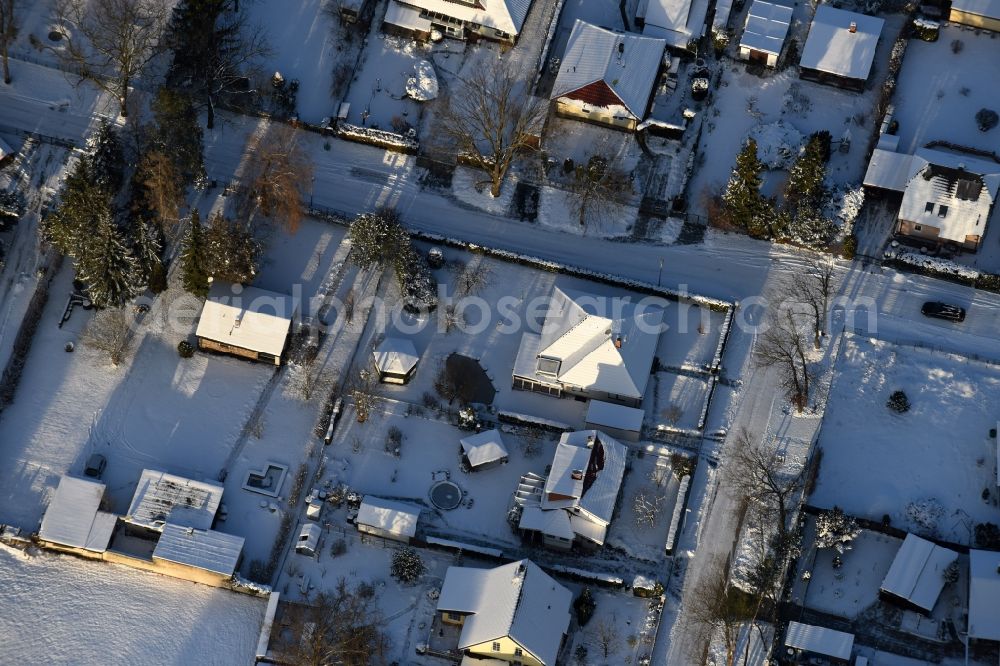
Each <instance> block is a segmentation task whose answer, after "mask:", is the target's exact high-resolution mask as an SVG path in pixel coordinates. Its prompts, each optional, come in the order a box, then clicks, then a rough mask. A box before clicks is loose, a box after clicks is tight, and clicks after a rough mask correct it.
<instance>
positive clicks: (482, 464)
mask: <svg viewBox="0 0 1000 666" xmlns="http://www.w3.org/2000/svg"><path fill="white" fill-rule="evenodd" d="M460 441H461V444H462V462H464V463H465V464H466V465H468V467H469V469H471V470H473V471H479V470H483V469H489V468H490V467H496V466H497V465H503V464H504V463H506V462H507V447H506V446H504V443H503V438H502V437H501V436H500V431H499V430H496V429H494V430H486V431H485V432H481V433H479V434H478V435H472V436H471V437H464V438H462V439H461V440H460Z"/></svg>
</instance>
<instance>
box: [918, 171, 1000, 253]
mask: <svg viewBox="0 0 1000 666" xmlns="http://www.w3.org/2000/svg"><path fill="white" fill-rule="evenodd" d="M995 168H996V169H997V171H998V172H1000V164H998V165H996V166H995ZM984 181H985V179H984V178H983V177H982V176H980V175H979V174H976V173H972V172H970V171H968V170H965V169H962V170H958V169H953V168H949V167H940V166H938V165H935V164H928V165H927V166H925V167H924V168H923V169H921V171H920V172H919V173H917V174H916V175H914V176H913V177H912V178H910V182H909V183H907V185H906V189H905V190H904V191H903V202H902V204H900V207H899V219H901V220H907V221H909V222H913V223H916V224H922V225H926V226H928V227H937V228H938V230H939V231H938V238H940V239H942V240H950V241H954V242H956V243H964V242H965V241H966V240H967V238H968V237H969V236H979V237H981V236H982V235H983V234H985V233H986V223H987V220H988V219H989V216H990V210H991V209H992V208H993V201H994V196H995V195H994V194H993V193H992V192H990V189H989V187H988V186H987V185H986V183H985V182H984Z"/></svg>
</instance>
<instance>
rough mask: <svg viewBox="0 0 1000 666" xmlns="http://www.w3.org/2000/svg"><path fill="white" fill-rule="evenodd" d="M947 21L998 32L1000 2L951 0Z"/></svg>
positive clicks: (990, 0) (999, 27) (989, 0)
mask: <svg viewBox="0 0 1000 666" xmlns="http://www.w3.org/2000/svg"><path fill="white" fill-rule="evenodd" d="M948 21H949V22H951V23H959V24H961V25H968V26H972V27H973V28H982V29H984V30H992V31H993V32H1000V0H952V3H951V11H950V12H949V13H948Z"/></svg>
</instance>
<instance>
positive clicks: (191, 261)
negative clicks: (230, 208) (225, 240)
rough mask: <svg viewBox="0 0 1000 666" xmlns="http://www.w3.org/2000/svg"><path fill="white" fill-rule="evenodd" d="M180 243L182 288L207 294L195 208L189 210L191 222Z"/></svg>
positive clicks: (199, 228)
mask: <svg viewBox="0 0 1000 666" xmlns="http://www.w3.org/2000/svg"><path fill="white" fill-rule="evenodd" d="M182 243H183V246H184V251H183V252H182V253H181V280H182V282H183V284H184V289H186V290H187V291H189V292H190V293H192V294H194V295H196V296H201V297H205V296H207V295H208V267H207V261H206V253H205V241H204V238H203V235H202V228H201V216H199V215H198V209H197V208H195V209H194V210H192V211H191V222H190V224H188V228H187V232H186V233H185V234H184V239H183V241H182Z"/></svg>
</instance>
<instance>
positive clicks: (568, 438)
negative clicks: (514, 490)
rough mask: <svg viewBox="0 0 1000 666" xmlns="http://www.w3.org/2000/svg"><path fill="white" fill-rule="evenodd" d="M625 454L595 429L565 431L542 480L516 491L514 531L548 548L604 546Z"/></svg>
mask: <svg viewBox="0 0 1000 666" xmlns="http://www.w3.org/2000/svg"><path fill="white" fill-rule="evenodd" d="M627 457H628V450H627V449H626V448H625V445H624V444H622V443H621V442H618V441H616V440H615V439H613V438H611V437H609V436H608V435H606V434H605V433H603V432H600V431H599V430H580V431H577V432H568V433H564V434H563V435H562V437H560V439H559V443H558V444H557V445H556V451H555V455H554V456H553V457H552V464H551V466H550V470H549V474H548V476H547V477H545V479H544V482H540V483H537V484H535V485H534V486H533V491H532V492H529V493H520V494H515V501H516V502H517V503H518V504H519V505H520V517H519V519H518V524H517V527H518V529H519V530H520V531H521V533H522V534H523V535H524V536H526V537H529V538H536V539H539V540H540V541H541V542H542V543H543V544H545V545H546V546H549V547H551V548H560V549H569V548H572V547H573V546H574V545H580V546H584V547H598V546H603V545H604V541H605V539H606V537H607V532H608V527H609V526H610V525H611V520H612V518H613V517H614V513H615V508H616V507H617V505H618V498H619V495H620V494H621V488H622V480H623V478H624V476H625V462H626V459H627ZM522 485H523V486H526V485H528V484H523V483H522Z"/></svg>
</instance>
